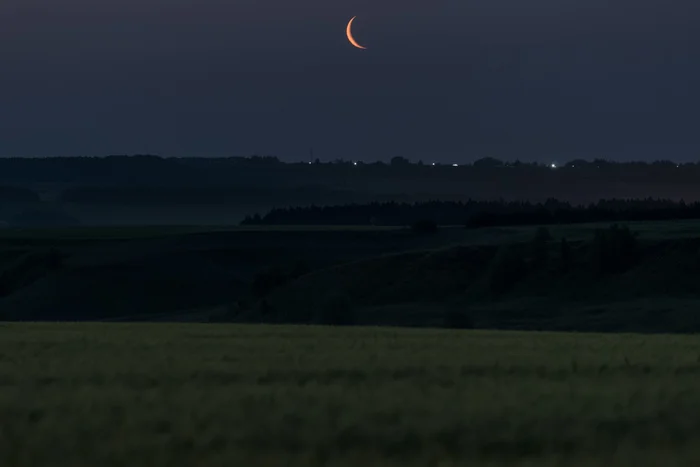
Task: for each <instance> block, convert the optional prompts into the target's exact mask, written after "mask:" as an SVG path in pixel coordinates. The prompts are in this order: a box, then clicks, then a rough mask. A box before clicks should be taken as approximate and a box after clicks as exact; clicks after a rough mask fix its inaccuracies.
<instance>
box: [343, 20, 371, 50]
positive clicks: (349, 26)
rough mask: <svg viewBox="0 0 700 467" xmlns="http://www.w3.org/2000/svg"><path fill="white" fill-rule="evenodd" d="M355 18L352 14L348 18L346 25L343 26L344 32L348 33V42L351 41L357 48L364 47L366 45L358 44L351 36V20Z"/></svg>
mask: <svg viewBox="0 0 700 467" xmlns="http://www.w3.org/2000/svg"><path fill="white" fill-rule="evenodd" d="M355 18H357V16H353V17H352V18H351V19H350V22H349V23H348V27H347V28H345V33H346V34H347V35H348V40H349V41H350V43H351V44H352V45H354V46H355V47H357V48H358V49H366V48H367V47H362V46H361V45H360V44H358V43H357V41H356V40H355V38H354V37H352V22H353V21H355Z"/></svg>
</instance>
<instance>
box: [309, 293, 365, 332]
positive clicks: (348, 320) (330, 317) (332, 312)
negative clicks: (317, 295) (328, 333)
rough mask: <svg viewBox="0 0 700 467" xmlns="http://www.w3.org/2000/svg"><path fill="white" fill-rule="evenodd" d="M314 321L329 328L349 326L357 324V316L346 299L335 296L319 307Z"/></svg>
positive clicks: (342, 296) (341, 296)
mask: <svg viewBox="0 0 700 467" xmlns="http://www.w3.org/2000/svg"><path fill="white" fill-rule="evenodd" d="M314 321H315V323H316V324H325V325H330V326H350V325H353V324H357V316H356V315H355V311H354V309H353V307H352V304H351V303H350V300H349V299H348V297H346V296H344V295H336V296H333V297H330V298H329V299H328V300H326V301H325V303H323V304H322V305H321V306H320V307H319V309H318V313H317V315H316V319H315V320H314Z"/></svg>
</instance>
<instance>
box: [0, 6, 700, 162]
mask: <svg viewBox="0 0 700 467" xmlns="http://www.w3.org/2000/svg"><path fill="white" fill-rule="evenodd" d="M352 16H357V19H356V20H355V24H354V35H355V38H356V39H357V40H358V41H359V42H360V43H361V44H363V45H365V46H366V47H367V50H359V49H356V48H353V47H352V46H351V45H350V44H349V43H348V41H347V39H346V37H345V25H346V23H347V21H348V20H349V19H350V18H351V17H352ZM699 26H700V4H699V3H698V1H697V0H530V1H525V0H449V1H448V0H431V1H428V0H422V1H417V0H354V1H350V0H348V1H343V0H297V1H292V0H228V1H222V0H187V1H185V0H119V1H116V0H101V1H95V0H4V1H3V2H1V3H0V60H1V61H0V63H1V64H2V69H1V70H0V155H5V156H11V155H23V156H24V155H26V156H59V155H62V156H67V155H99V156H102V155H109V154H134V153H151V154H160V155H163V156H227V155H250V154H252V153H260V154H271V155H276V156H279V157H280V158H282V159H284V160H299V159H306V158H307V157H308V153H309V148H310V147H313V148H314V152H315V155H316V156H318V157H319V158H321V159H324V160H332V159H335V158H345V159H363V160H367V161H370V160H376V159H385V160H386V159H389V158H391V157H393V156H397V155H400V156H405V157H408V158H411V159H414V160H418V159H423V160H424V161H441V162H467V161H471V160H474V159H478V158H480V157H485V156H494V157H499V158H502V159H508V160H513V159H516V158H520V159H521V160H538V161H552V160H557V161H565V160H570V159H573V158H576V157H583V158H589V159H590V158H594V157H604V158H609V159H616V160H653V159H672V160H678V161H686V160H694V159H700V157H699V156H700V115H699V113H700V27H699Z"/></svg>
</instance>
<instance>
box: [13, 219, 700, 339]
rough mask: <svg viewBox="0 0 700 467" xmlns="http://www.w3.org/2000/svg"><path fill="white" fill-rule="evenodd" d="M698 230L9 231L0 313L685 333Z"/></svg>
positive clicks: (697, 324) (698, 260) (649, 226)
mask: <svg viewBox="0 0 700 467" xmlns="http://www.w3.org/2000/svg"><path fill="white" fill-rule="evenodd" d="M699 228H700V223H698V222H694V221H679V222H668V223H632V224H630V230H628V229H627V228H626V227H624V226H619V227H615V226H613V227H611V226H610V224H586V225H569V226H551V227H548V228H544V227H541V228H534V227H513V228H484V229H464V228H438V229H435V226H434V225H433V224H429V223H428V224H416V225H414V226H412V227H410V228H396V229H391V228H367V227H364V228H331V227H323V228H311V227H306V228H300V227H296V228H295V227H287V228H264V227H257V228H225V227H220V228H199V227H179V228H176V227H173V228H156V227H149V228H94V229H92V228H74V229H55V230H13V229H6V230H4V231H1V232H0V316H1V317H2V319H4V320H152V321H157V320H161V321H162V320H170V321H172V320H175V321H234V322H256V323H260V322H262V323H317V324H335V325H352V324H361V325H367V324H370V325H399V326H424V327H425V326H430V327H451V328H481V329H540V330H581V331H641V332H694V331H697V330H698V329H700V315H698V313H697V312H696V307H697V304H698V300H699V299H700V292H699V291H700V289H698V288H697V283H698V281H699V280H700V240H699V239H698V234H697V232H698V229H699Z"/></svg>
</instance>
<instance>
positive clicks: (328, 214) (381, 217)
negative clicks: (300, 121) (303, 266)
mask: <svg viewBox="0 0 700 467" xmlns="http://www.w3.org/2000/svg"><path fill="white" fill-rule="evenodd" d="M672 219H700V202H694V203H685V202H683V201H680V202H676V201H672V200H663V199H652V198H648V199H636V200H624V199H609V200H600V201H598V202H597V203H592V204H588V205H572V204H570V203H567V202H562V201H558V200H554V199H550V200H548V201H546V202H544V203H530V202H507V201H476V200H470V201H467V202H451V201H431V202H426V203H412V204H411V203H396V202H387V203H369V204H347V205H338V206H308V207H288V208H276V209H272V210H271V211H269V212H268V213H266V214H264V215H262V216H261V215H259V214H255V215H252V216H247V217H246V218H245V219H244V220H243V221H242V224H243V225H382V226H408V225H412V226H415V225H416V223H418V222H424V223H425V222H433V223H435V224H439V225H466V226H467V227H472V228H476V227H493V226H514V225H540V224H541V225H548V224H574V223H585V222H629V221H654V220H672Z"/></svg>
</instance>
